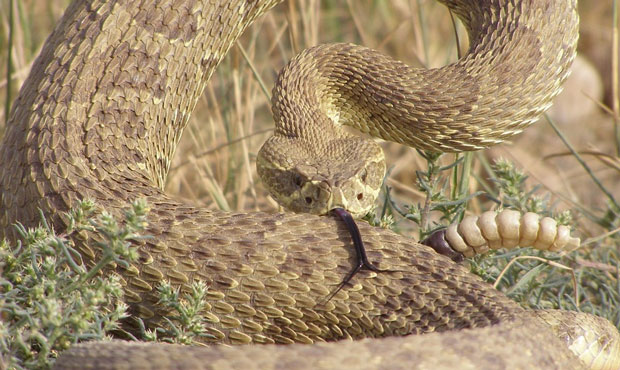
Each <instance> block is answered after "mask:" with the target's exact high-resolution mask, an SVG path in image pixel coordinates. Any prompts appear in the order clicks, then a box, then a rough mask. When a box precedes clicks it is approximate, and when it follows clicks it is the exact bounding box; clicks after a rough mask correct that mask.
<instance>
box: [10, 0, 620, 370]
mask: <svg viewBox="0 0 620 370" xmlns="http://www.w3.org/2000/svg"><path fill="white" fill-rule="evenodd" d="M281 1H282V0H220V1H217V0H209V1H207V0H203V1H198V0H160V1H152V2H151V1H103V0H91V1H86V0H76V1H74V2H73V3H72V5H70V6H69V8H68V9H67V11H66V12H65V15H64V16H63V18H62V19H61V21H60V22H59V24H58V25H57V27H56V28H55V30H54V32H53V33H52V35H51V36H50V38H49V39H48V40H47V42H46V44H45V46H44V47H43V49H42V51H41V55H40V56H39V57H38V59H37V60H36V62H35V63H34V65H33V67H32V71H31V73H30V75H29V77H28V79H27V80H26V82H25V83H24V86H23V87H22V90H21V92H20V95H19V97H18V98H17V100H16V101H15V102H14V104H13V108H12V111H11V114H10V121H9V124H8V126H7V131H6V133H5V135H4V137H3V140H2V143H1V144H0V171H1V172H0V189H1V190H0V191H1V196H0V210H1V213H0V236H4V237H8V238H14V237H15V234H14V231H13V229H12V227H11V224H12V223H14V222H16V221H21V222H22V223H24V224H25V225H27V226H32V225H35V224H36V223H37V222H38V220H39V212H38V209H41V210H42V211H43V212H44V214H45V215H46V216H47V217H48V218H49V219H50V220H51V222H53V224H54V225H55V227H56V228H57V229H62V228H63V222H64V219H63V217H62V214H63V213H62V212H64V211H66V210H68V209H69V208H71V207H72V206H73V205H75V204H76V200H77V199H84V198H91V199H95V200H96V201H97V202H98V204H100V205H102V206H103V207H105V208H106V209H107V210H109V211H111V212H119V210H120V209H122V208H123V207H124V206H125V205H126V204H127V202H128V201H130V200H133V199H135V198H145V199H146V200H147V201H148V202H149V204H150V205H151V207H152V211H151V213H150V215H149V224H150V226H149V229H148V233H149V234H150V235H152V236H153V238H152V239H147V240H144V241H141V243H142V244H141V245H140V251H139V253H140V260H139V262H138V263H136V264H135V265H132V266H129V267H128V268H122V267H119V268H118V270H119V272H120V273H121V274H122V276H123V281H124V283H125V286H126V296H125V298H126V300H127V302H128V303H129V304H130V305H131V312H132V313H133V314H134V315H138V316H140V317H141V318H143V319H144V320H145V321H146V322H147V323H148V324H156V323H157V322H158V321H159V320H160V319H161V315H162V314H165V312H163V311H162V309H161V308H160V307H159V306H158V305H157V299H156V297H155V294H154V292H153V287H154V286H155V285H156V284H157V283H159V282H160V281H161V280H162V279H169V280H170V281H171V282H172V283H173V284H175V285H184V284H187V283H189V282H190V281H192V280H193V279H195V278H200V279H202V280H204V281H205V282H206V283H207V285H208V286H209V292H208V298H207V305H206V306H207V309H206V312H204V313H203V314H204V317H205V318H206V320H207V321H208V323H209V329H208V333H209V334H211V335H212V336H213V338H215V339H213V341H214V342H217V343H230V344H247V343H267V344H269V343H280V344H291V343H295V342H297V343H306V344H310V343H314V344H313V345H290V346H274V345H272V346H246V347H243V348H228V347H225V346H215V347H212V348H210V349H204V348H186V347H178V346H166V345H159V346H153V345H150V346H145V345H140V344H126V343H113V344H103V343H96V344H91V345H82V346H78V347H77V348H76V349H74V350H73V351H70V352H69V353H68V354H67V355H66V356H64V357H63V358H62V359H61V360H60V362H59V364H58V365H59V367H70V366H74V367H77V368H83V367H85V366H87V358H88V356H93V355H94V356H95V360H94V361H95V362H94V363H96V364H99V365H101V366H110V367H113V366H117V367H130V368H134V367H135V368H137V367H140V368H157V367H160V368H165V367H175V368H181V367H183V366H186V367H187V368H198V367H226V368H229V367H236V366H243V367H246V368H250V367H254V368H270V367H271V368H275V367H280V368H299V367H302V366H305V367H310V368H320V367H354V368H358V369H359V368H373V367H389V368H398V367H407V368H410V367H416V366H417V367H419V368H430V367H433V368H440V367H454V366H458V367H461V368H465V367H476V368H501V367H508V366H510V367H512V368H533V367H539V368H552V367H555V368H563V369H567V368H580V367H581V366H582V364H581V363H579V362H578V360H577V359H576V357H575V356H574V355H573V354H572V353H570V352H569V351H568V350H567V349H566V348H565V346H563V345H562V343H561V341H560V340H558V339H557V338H555V337H554V336H553V335H552V334H551V332H550V330H549V329H548V328H546V327H544V326H543V325H542V324H541V322H540V320H539V319H538V318H535V317H533V316H532V314H531V313H528V312H526V311H524V310H523V309H522V308H520V307H519V306H518V305H516V304H515V303H514V302H512V301H510V300H509V299H507V298H506V297H505V296H503V295H502V294H501V293H499V292H497V291H495V290H493V289H492V288H490V287H489V286H488V285H486V284H485V283H483V282H482V281H481V280H480V279H479V278H477V277H475V276H473V275H471V274H470V273H469V272H468V271H467V270H466V269H465V268H463V267H461V266H459V265H457V264H454V263H453V262H452V261H450V260H449V259H447V258H445V257H443V256H439V255H437V254H436V253H435V252H434V251H432V250H430V249H429V248H427V247H425V246H422V245H420V244H417V243H415V242H413V241H411V240H409V239H407V238H405V237H401V236H398V235H396V234H394V233H392V232H390V231H386V230H381V229H376V228H371V227H369V226H368V225H360V229H361V232H362V235H363V238H364V240H365V242H366V245H367V247H369V255H370V257H371V258H372V259H373V261H375V262H376V263H377V264H378V265H379V266H380V267H382V268H386V269H390V270H396V271H397V272H393V273H381V274H376V273H373V272H369V273H360V274H358V275H357V276H356V277H355V279H354V280H353V281H352V286H350V287H347V289H343V290H342V291H341V292H339V293H338V294H337V295H335V296H334V297H333V298H332V299H331V300H330V301H329V302H324V303H321V304H319V303H320V302H322V300H323V298H324V297H326V296H327V295H328V294H329V291H330V288H332V287H335V286H337V284H338V283H339V282H340V281H341V279H342V277H343V276H344V275H345V274H346V273H347V271H348V270H349V269H350V267H351V264H352V261H353V255H352V251H351V248H350V247H351V245H350V237H349V235H348V233H347V232H346V230H344V228H343V225H342V223H341V222H338V221H335V220H333V219H331V218H327V217H317V216H312V215H295V214H289V213H284V214H281V213H278V214H267V213H224V212H217V211H210V210H206V209H201V208H195V207H192V206H190V205H187V204H184V203H182V202H178V201H176V200H174V199H171V198H170V197H168V196H166V195H165V194H164V192H163V190H162V188H163V184H164V183H165V178H166V174H167V171H168V168H169V166H170V158H171V156H172V155H173V153H174V149H175V146H176V144H177V142H178V140H179V138H180V136H181V133H182V131H183V129H184V127H185V125H186V124H187V120H188V117H189V114H190V113H191V111H192V109H193V107H194V105H195V103H196V100H197V98H198V96H199V95H200V94H201V92H202V90H203V88H204V86H205V84H206V83H207V81H208V80H209V78H210V76H211V74H212V72H213V70H214V69H215V67H216V66H217V65H218V63H219V62H220V60H221V59H222V58H223V57H224V55H225V54H226V52H227V51H228V49H229V48H230V46H231V45H232V44H233V43H234V41H235V40H236V39H237V38H238V37H239V35H240V34H241V33H242V32H243V30H244V29H245V28H246V27H247V26H248V25H249V24H250V23H252V22H253V21H254V20H255V19H256V18H257V17H258V16H260V15H261V14H263V13H264V12H266V11H267V10H268V9H270V8H272V7H273V6H274V5H276V4H277V3H279V2H281ZM443 2H444V3H446V5H448V6H449V7H450V8H452V9H453V11H454V12H455V13H456V14H457V15H458V16H459V17H460V18H461V19H462V20H463V21H464V23H465V25H466V27H467V29H468V31H469V33H470V36H471V41H472V42H471V44H472V47H471V50H470V53H469V54H468V56H466V57H465V58H464V59H463V60H462V61H461V62H459V63H457V64H453V65H450V66H447V67H445V68H442V69H435V70H428V71H416V74H414V75H410V73H411V70H410V69H408V67H406V66H404V65H403V64H397V65H396V69H394V65H391V66H390V68H387V67H386V66H384V67H380V68H375V65H376V63H377V62H378V61H379V62H381V61H386V60H387V59H388V58H386V57H384V56H381V55H379V54H377V53H375V52H372V51H369V50H368V49H365V48H360V47H355V46H340V47H341V48H342V47H344V48H345V49H346V50H347V51H344V52H339V51H337V50H336V54H335V55H337V56H338V55H339V56H340V57H342V58H345V59H346V60H347V61H348V62H350V63H357V62H355V61H356V60H357V61H359V63H360V64H359V65H360V66H361V67H363V68H361V69H362V70H364V68H366V67H368V68H369V69H368V70H367V72H368V75H367V76H368V77H371V79H372V80H373V81H374V82H376V83H377V84H378V85H376V86H377V87H375V88H372V89H374V90H372V91H373V92H374V94H371V95H370V96H366V95H357V94H355V95H353V96H352V97H360V98H359V101H358V103H361V104H362V106H364V107H365V108H368V109H358V110H348V111H347V110H346V109H345V110H343V111H340V112H339V113H338V109H340V108H342V107H343V106H344V107H347V104H348V103H346V102H344V101H341V100H340V95H333V94H332V95H331V98H330V99H328V101H323V102H322V103H319V104H317V106H319V107H321V108H325V109H326V112H327V115H324V116H321V117H319V120H317V121H321V122H323V123H326V122H327V121H325V120H324V119H325V117H327V118H330V119H334V118H336V119H337V120H338V121H339V122H349V123H352V124H353V125H355V126H357V127H358V128H360V129H362V130H363V131H366V132H369V133H371V134H373V135H377V136H379V137H381V138H384V139H387V140H396V141H400V142H403V143H405V144H408V145H415V146H417V147H419V148H424V149H434V150H473V149H478V148H481V147H485V146H488V145H492V144H494V143H497V142H500V141H502V140H503V139H506V138H507V137H510V136H511V135H514V134H515V133H517V132H518V131H520V130H521V129H522V128H523V127H525V126H526V125H528V124H529V123H531V122H533V121H534V120H535V119H536V117H537V116H538V114H539V113H540V112H542V111H543V110H544V109H546V108H547V107H548V106H549V104H550V99H551V98H552V97H553V96H554V95H556V94H557V92H558V91H559V88H560V85H561V83H562V81H563V80H564V79H565V77H566V75H567V67H568V65H569V64H570V63H571V61H572V59H573V57H574V52H575V42H576V38H577V16H576V2H575V1H574V0H514V1H508V0H485V1H482V0H481V1H472V2H468V1H456V0H445V1H443ZM330 48H334V46H326V47H318V48H317V49H313V50H315V51H316V50H328V49H330ZM353 51H359V52H360V53H361V55H358V57H360V58H361V59H353V60H351V59H349V58H350V56H351V55H353V54H352V53H353ZM338 53H340V54H338ZM317 55H318V54H313V52H311V51H310V52H306V53H303V54H302V56H301V57H299V60H302V58H303V57H304V56H306V57H309V58H314V57H315V56H317ZM358 57H356V58H358ZM336 59H337V58H336ZM330 60H331V59H330ZM313 64H320V63H313ZM302 65H303V63H302ZM293 69H294V68H293ZM304 70H305V69H304ZM339 70H341V71H342V72H343V73H344V75H346V76H349V74H350V73H352V72H351V69H350V66H348V65H345V66H341V67H339ZM288 71H291V69H289V70H288ZM332 71H336V69H333V70H332ZM286 73H288V72H284V74H286ZM310 73H311V75H312V72H310ZM312 76H317V75H312ZM390 76H391V77H390ZM403 76H405V77H411V78H413V80H412V81H413V82H412V81H408V82H407V81H405V80H406V78H405V80H402V79H398V78H400V77H403ZM379 77H388V79H387V80H386V81H387V82H382V81H384V80H383V79H379ZM393 77H398V78H396V79H394V78H393ZM390 79H391V80H392V83H395V85H392V86H390V85H388V84H389V83H390V82H389V80H390ZM287 81H298V82H299V81H302V79H295V78H293V79H292V80H287ZM337 81H340V80H337ZM353 81H356V82H359V81H360V79H358V78H356V77H352V78H350V79H348V80H345V81H344V82H343V83H337V84H336V85H339V86H338V87H339V88H340V90H338V91H339V93H338V94H341V95H347V94H343V93H344V92H345V91H346V90H347V89H350V90H351V91H354V92H355V91H359V90H364V89H365V88H366V85H365V82H363V83H362V84H359V83H353ZM308 82H309V83H310V84H315V85H310V86H312V87H315V89H314V91H313V93H315V92H316V93H318V92H320V91H321V90H324V89H327V87H328V86H332V87H333V85H330V83H325V84H324V83H323V82H325V81H324V78H323V77H321V78H319V79H318V81H317V80H311V79H309V80H308ZM296 84H297V83H296V82H293V83H292V86H291V87H293V89H292V90H290V92H288V91H289V90H286V92H285V90H282V93H280V94H277V95H276V96H278V97H279V98H274V99H276V105H275V107H274V116H275V117H276V119H277V120H280V119H282V122H285V125H284V126H278V127H279V129H277V130H276V132H279V133H282V132H284V137H289V138H290V137H293V136H296V135H297V136H303V135H306V134H307V133H314V134H315V135H318V134H321V135H318V136H324V134H325V133H327V132H329V133H330V135H331V134H334V135H336V133H335V131H334V130H333V129H332V128H331V127H332V126H319V128H318V129H312V128H310V129H309V130H308V128H304V130H303V132H304V133H301V131H299V130H298V128H299V127H297V126H287V125H286V123H287V122H293V121H292V120H291V118H292V116H294V115H301V116H304V115H306V114H309V115H313V114H315V113H314V112H309V111H306V110H305V108H304V107H305V106H304V105H301V104H298V103H296V101H297V100H295V102H293V104H292V105H287V102H286V100H288V99H289V98H291V99H293V98H295V99H296V98H298V96H297V95H298V94H297V93H296V92H295V91H296V90H295V89H294V87H295V85H296ZM284 85H286V84H283V85H279V86H281V87H283V88H284ZM306 87H307V85H306ZM306 87H304V86H302V89H301V91H304V89H306ZM409 88H412V89H413V91H412V92H410V93H407V94H405V93H406V89H409ZM343 89H344V90H343ZM416 92H417V93H416ZM363 96H365V97H363ZM349 97H351V96H349ZM391 98H392V99H391ZM393 98H398V99H396V100H395V99H393ZM366 99H368V100H366ZM343 104H344V105H343ZM358 105H359V104H358ZM371 106H372V107H373V108H372V109H370V107H371ZM347 112H348V113H347ZM356 118H360V120H359V121H358V120H356ZM362 118H363V119H364V120H366V121H364V122H366V123H362V120H361V119H362ZM402 118H405V119H404V120H403V119H402ZM373 122H374V123H376V124H381V125H380V126H366V125H367V124H372V123H373ZM282 127H284V128H287V127H288V128H289V131H286V130H283V129H282ZM411 129H414V131H415V132H414V133H411ZM276 140H277V139H276ZM344 141H346V140H344ZM319 147H321V148H326V147H329V145H322V146H321V144H319ZM347 150H348V149H347ZM312 151H316V150H314V149H311V150H310V152H312ZM319 152H320V151H319ZM288 154H290V155H294V154H295V152H290V151H289V153H288ZM322 154H326V153H325V152H322ZM291 159H292V157H291ZM80 252H81V253H82V255H83V256H84V257H85V258H87V259H89V258H92V257H93V256H95V255H96V253H97V251H96V250H95V249H93V247H92V246H89V245H81V246H80ZM568 320H569V321H581V320H582V319H581V318H580V319H578V320H577V319H574V318H573V317H572V316H571V318H569V319H568ZM467 328H473V329H467ZM454 329H461V330H456V331H454ZM431 332H442V333H431ZM421 333H431V334H428V335H424V336H408V337H405V338H399V337H395V336H398V335H404V334H421ZM613 335H617V332H616V333H613ZM385 336H391V338H385V339H382V340H377V339H374V340H373V339H364V340H359V341H354V342H337V343H324V344H321V343H319V342H323V341H330V340H336V339H345V338H353V339H361V338H372V337H385ZM85 356H86V357H85ZM97 361H98V362H97ZM615 366H616V367H617V365H615Z"/></svg>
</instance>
